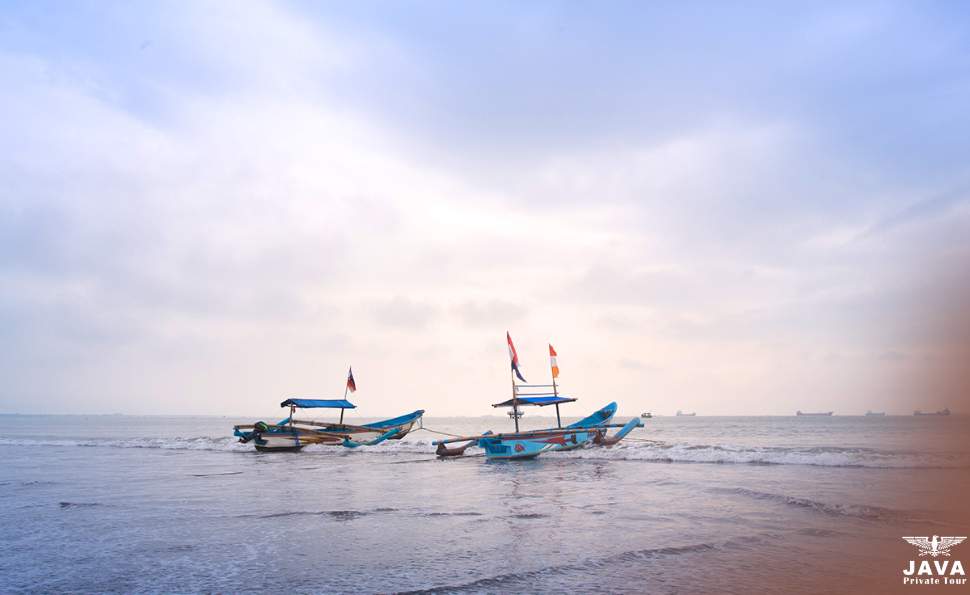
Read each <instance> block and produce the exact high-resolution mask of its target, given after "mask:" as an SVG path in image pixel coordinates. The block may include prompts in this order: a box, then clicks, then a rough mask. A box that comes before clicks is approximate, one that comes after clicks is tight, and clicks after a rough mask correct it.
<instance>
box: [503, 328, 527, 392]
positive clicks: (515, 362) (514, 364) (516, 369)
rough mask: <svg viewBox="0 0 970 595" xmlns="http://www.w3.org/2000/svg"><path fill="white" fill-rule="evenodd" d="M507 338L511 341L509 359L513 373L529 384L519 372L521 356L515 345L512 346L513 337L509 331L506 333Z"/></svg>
mask: <svg viewBox="0 0 970 595" xmlns="http://www.w3.org/2000/svg"><path fill="white" fill-rule="evenodd" d="M505 338H506V339H508V341H509V359H510V360H512V371H513V372H515V375H516V376H518V377H519V380H521V381H522V382H527V380H526V379H525V378H523V377H522V372H519V354H518V353H516V352H515V345H513V344H512V335H510V334H509V332H508V331H505Z"/></svg>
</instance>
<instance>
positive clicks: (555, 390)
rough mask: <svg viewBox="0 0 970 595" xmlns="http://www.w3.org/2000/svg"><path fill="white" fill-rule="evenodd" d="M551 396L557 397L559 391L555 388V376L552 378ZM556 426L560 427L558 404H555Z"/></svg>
mask: <svg viewBox="0 0 970 595" xmlns="http://www.w3.org/2000/svg"><path fill="white" fill-rule="evenodd" d="M552 396H554V397H557V398H558V397H559V390H558V389H557V388H556V376H555V375H553V377H552ZM556 426H557V427H559V428H561V427H562V420H560V418H559V403H556Z"/></svg>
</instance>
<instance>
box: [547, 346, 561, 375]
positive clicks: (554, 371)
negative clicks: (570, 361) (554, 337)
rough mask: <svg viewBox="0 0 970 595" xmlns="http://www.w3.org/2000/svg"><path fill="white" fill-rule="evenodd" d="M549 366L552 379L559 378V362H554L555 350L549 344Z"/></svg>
mask: <svg viewBox="0 0 970 595" xmlns="http://www.w3.org/2000/svg"><path fill="white" fill-rule="evenodd" d="M549 365H550V366H552V377H553V378H559V362H557V361H556V350H555V349H553V348H552V344H551V343H550V344H549Z"/></svg>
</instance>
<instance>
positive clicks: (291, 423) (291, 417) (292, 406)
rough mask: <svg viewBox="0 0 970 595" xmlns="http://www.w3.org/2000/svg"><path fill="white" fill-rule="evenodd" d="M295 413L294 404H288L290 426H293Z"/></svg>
mask: <svg viewBox="0 0 970 595" xmlns="http://www.w3.org/2000/svg"><path fill="white" fill-rule="evenodd" d="M294 415H296V405H290V427H291V428H292V427H293V416H294Z"/></svg>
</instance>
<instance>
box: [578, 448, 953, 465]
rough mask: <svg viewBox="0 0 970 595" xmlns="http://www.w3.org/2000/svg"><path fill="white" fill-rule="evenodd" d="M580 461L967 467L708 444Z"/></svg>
mask: <svg viewBox="0 0 970 595" xmlns="http://www.w3.org/2000/svg"><path fill="white" fill-rule="evenodd" d="M575 455H576V456H579V457H583V458H608V459H616V460H631V461H652V462H660V463H720V464H731V463H733V464H750V465H759V464H760V465H814V466H821V467H873V468H901V469H905V468H925V467H966V466H968V465H970V460H968V457H967V456H966V455H965V454H962V455H961V454H959V453H917V452H891V451H880V450H876V449H868V448H840V447H829V446H826V447H804V448H799V447H746V446H731V445H707V444H701V445H697V444H666V443H644V442H625V443H620V444H618V445H616V446H614V447H612V448H610V449H601V448H590V449H585V450H581V451H578V452H576V453H575Z"/></svg>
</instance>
